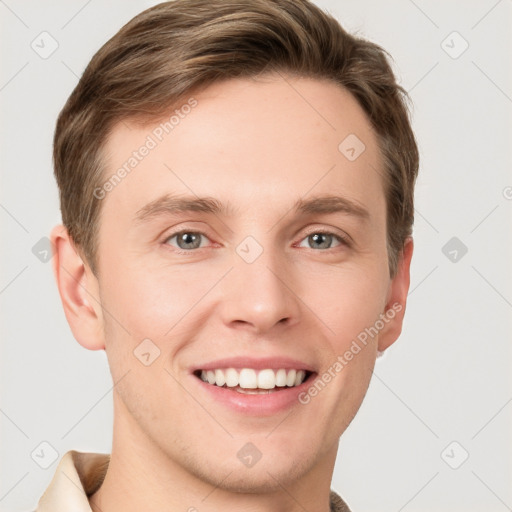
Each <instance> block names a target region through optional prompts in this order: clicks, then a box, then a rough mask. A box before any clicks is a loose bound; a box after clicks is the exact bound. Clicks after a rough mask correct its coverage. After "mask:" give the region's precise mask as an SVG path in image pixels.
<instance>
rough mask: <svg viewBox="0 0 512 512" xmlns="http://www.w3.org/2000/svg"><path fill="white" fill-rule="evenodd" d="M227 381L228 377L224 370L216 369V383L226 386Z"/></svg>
mask: <svg viewBox="0 0 512 512" xmlns="http://www.w3.org/2000/svg"><path fill="white" fill-rule="evenodd" d="M225 383H226V377H225V376H224V372H223V371H222V370H215V384H217V386H224V384H225Z"/></svg>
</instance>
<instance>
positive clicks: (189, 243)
mask: <svg viewBox="0 0 512 512" xmlns="http://www.w3.org/2000/svg"><path fill="white" fill-rule="evenodd" d="M203 236H204V235H203V234H202V233H197V232H195V231H182V232H181V233H176V234H175V235H173V236H171V237H169V238H168V239H167V243H169V244H170V245H174V244H173V243H171V240H173V239H174V238H175V239H176V245H177V247H178V248H179V249H183V250H190V249H198V248H199V247H201V237H203Z"/></svg>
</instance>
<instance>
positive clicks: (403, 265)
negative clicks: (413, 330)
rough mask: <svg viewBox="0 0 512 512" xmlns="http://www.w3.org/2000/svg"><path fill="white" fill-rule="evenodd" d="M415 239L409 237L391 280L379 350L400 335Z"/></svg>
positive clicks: (385, 347)
mask: <svg viewBox="0 0 512 512" xmlns="http://www.w3.org/2000/svg"><path fill="white" fill-rule="evenodd" d="M413 247H414V243H413V239H412V238H411V237H409V238H407V240H406V241H405V243H404V247H403V249H402V252H401V254H400V260H399V262H398V269H397V273H396V275H395V277H394V278H393V279H392V280H391V283H390V289H389V294H388V298H387V299H388V300H387V303H386V308H385V311H384V315H385V316H386V318H387V320H388V322H387V323H386V326H385V327H384V329H383V330H382V331H381V333H380V334H379V343H378V350H379V351H381V352H383V351H384V350H386V349H387V348H388V347H390V346H391V345H392V344H393V343H394V342H395V341H396V340H397V339H398V337H399V336H400V333H401V332H402V324H403V319H404V315H405V306H406V303H407V294H408V293H409V285H410V267H411V259H412V253H413Z"/></svg>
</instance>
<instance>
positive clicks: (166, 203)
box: [135, 194, 370, 223]
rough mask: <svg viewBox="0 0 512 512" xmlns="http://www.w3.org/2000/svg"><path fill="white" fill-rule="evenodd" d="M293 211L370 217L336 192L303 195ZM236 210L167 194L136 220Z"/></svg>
mask: <svg viewBox="0 0 512 512" xmlns="http://www.w3.org/2000/svg"><path fill="white" fill-rule="evenodd" d="M291 210H294V211H295V213H296V214H303V215H311V214H329V213H345V214H347V215H350V216H353V217H355V218H358V219H360V220H362V221H365V222H366V221H368V220H369V219H370V213H369V212H368V210H367V209H366V208H364V207H363V206H362V205H360V204H359V203H357V202H355V201H353V200H350V199H348V198H346V197H342V196H336V195H322V196H316V197H312V198H308V199H303V198H300V199H299V200H297V201H296V202H295V204H294V206H293V207H292V208H291V209H290V210H289V211H291ZM236 211H237V210H236V209H235V208H233V206H232V205H230V204H229V203H227V204H224V203H222V202H220V201H219V200H218V199H215V198H214V197H209V196H205V197H195V196H177V195H172V194H165V195H163V196H161V197H159V198H158V199H155V200H154V201H151V202H150V203H148V204H147V205H145V206H144V207H142V208H141V209H140V210H138V211H137V213H136V214H135V220H136V221H137V222H140V223H142V222H146V221H149V220H151V219H154V218H155V217H160V216H163V215H173V214H179V213H185V212H203V213H211V214H214V215H223V216H226V217H233V216H234V215H235V214H236Z"/></svg>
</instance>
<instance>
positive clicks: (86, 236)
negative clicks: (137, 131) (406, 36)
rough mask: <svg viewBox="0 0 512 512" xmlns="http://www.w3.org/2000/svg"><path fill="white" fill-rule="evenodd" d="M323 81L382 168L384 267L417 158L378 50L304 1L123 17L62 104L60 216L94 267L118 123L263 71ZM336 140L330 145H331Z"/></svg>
mask: <svg viewBox="0 0 512 512" xmlns="http://www.w3.org/2000/svg"><path fill="white" fill-rule="evenodd" d="M267 71H268V72H271V71H277V72H285V73H289V74H291V75H294V76H299V77H307V78H317V79H327V80H331V81H334V82H335V83H337V84H339V85H340V86H342V87H344V88H345V89H346V90H348V91H350V92H351V93H352V95H353V96H354V97H355V98H356V100H357V101H358V102H359V104H360V105H361V107H362V108H363V109H364V111H365V113H366V115H367V116H368V119H369V121H370V122H371V125H372V127H373V129H374V131H375V133H376V134H377V139H378V141H379V146H380V150H381V155H382V161H383V165H384V169H383V174H384V183H385V195H386V202H387V246H388V254H389V271H390V275H391V276H394V275H395V274H396V270H397V265H398V260H399V256H400V253H401V251H402V249H403V246H404V243H405V240H406V238H407V237H408V236H410V235H411V233H412V225H413V221H414V204H413V198H414V183H415V181H416V177H417V173H418V166H419V155H418V148H417V145H416V141H415V138H414V134H413V132H412V129H411V126H410V122H409V111H408V106H407V103H406V100H407V99H408V97H407V92H406V91H405V90H404V89H403V88H402V87H401V86H399V85H398V84H397V82H396V79H395V76H394V74H393V71H392V69H391V67H390V64H389V62H388V54H387V52H385V50H383V49H382V48H381V47H380V46H378V45H377V44H375V43H373V42H370V41H368V40H366V39H364V38H360V37H356V36H354V35H351V34H349V33H348V32H346V31H345V30H344V29H343V28H342V27H341V26H340V24H339V23H338V22H337V21H336V20H335V19H334V18H333V17H332V16H330V15H329V14H327V13H325V12H323V11H322V10H321V9H319V8H318V7H317V6H315V5H314V4H312V3H311V2H309V1H308V0H174V1H171V2H165V3H161V4H159V5H156V6H155V7H152V8H150V9H148V10H146V11H144V12H142V13H141V14H139V15H138V16H136V17H135V18H133V19H132V20H131V21H130V22H129V23H127V24H126V25H125V26H124V27H122V28H121V30H120V31H119V32H118V33H117V34H116V35H114V37H112V38H111V39H110V40H109V41H108V42H107V43H106V44H105V45H104V46H103V47H102V48H101V49H100V50H99V51H98V52H97V53H96V54H95V55H94V57H93V58H92V60H91V62H90V63H89V65H88V66H87V68H86V69H85V71H84V73H83V75H82V77H81V78H80V81H79V82H78V84H77V86H76V87H75V89H74V90H73V92H72V94H71V96H70V97H69V99H68V101H67V102H66V104H65V106H64V108H63V110H62V111H61V113H60V115H59V118H58V121H57V126H56V131H55V137H54V154H53V156H54V169H55V176H56V179H57V183H58V186H59V191H60V203H61V212H62V220H63V223H64V225H65V226H66V228H67V229H68V231H69V234H70V236H71V238H72V240H73V242H74V243H75V245H76V246H77V247H78V248H79V249H80V250H81V252H82V253H83V255H84V257H85V258H86V260H87V262H88V263H89V265H90V267H91V269H92V271H93V272H95V273H96V269H97V260H96V258H97V247H96V244H97V242H96V240H97V232H98V229H99V220H100V219H99V213H100V204H101V201H100V200H99V199H98V198H97V197H95V194H94V193H93V191H94V190H95V188H96V187H98V186H100V185H101V183H102V181H103V180H104V162H103V161H102V149H103V147H104V143H105V141H106V139H107V136H108V134H109V132H110V130H111V129H112V127H113V126H114V125H115V124H117V123H118V122H120V121H122V120H127V119H130V120H140V121H145V122H149V121H150V120H158V119H159V118H160V119H161V118H162V117H163V115H164V114H165V113H166V112H168V111H169V109H170V108H172V107H173V106H174V105H176V104H177V103H178V102H179V101H180V100H181V99H182V98H184V97H185V95H190V94H191V93H192V92H193V91H198V90H199V89H201V88H204V87H207V86H208V85H210V84H212V83H214V82H218V81H221V80H226V79H230V78H244V77H254V76H256V75H259V74H262V73H264V72H267ZM340 142H341V141H340Z"/></svg>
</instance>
